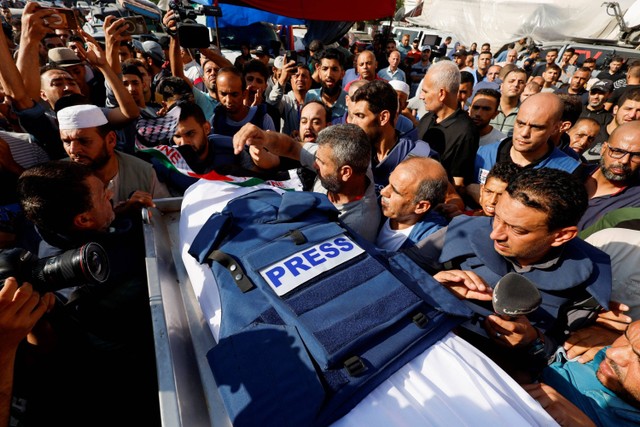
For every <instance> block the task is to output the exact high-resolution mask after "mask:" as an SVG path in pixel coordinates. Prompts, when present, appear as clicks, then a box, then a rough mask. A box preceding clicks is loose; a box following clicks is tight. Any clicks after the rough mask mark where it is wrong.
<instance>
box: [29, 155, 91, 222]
mask: <svg viewBox="0 0 640 427" xmlns="http://www.w3.org/2000/svg"><path fill="white" fill-rule="evenodd" d="M92 175H94V172H93V171H92V170H91V169H90V168H89V167H88V166H86V165H83V164H81V163H77V162H70V161H64V160H54V161H50V162H46V163H41V164H40V165H37V166H34V167H32V168H30V169H27V170H26V171H24V172H23V173H22V175H20V178H19V179H18V185H17V191H18V197H19V199H20V205H21V206H22V210H23V212H24V214H25V216H26V217H27V219H28V220H29V221H31V222H32V223H33V224H35V225H36V226H37V227H38V228H40V229H41V230H46V231H48V232H51V233H60V234H65V233H68V232H69V231H70V230H71V229H72V226H73V219H74V218H75V217H76V215H79V214H81V213H83V212H86V211H88V210H90V209H91V208H92V207H93V203H92V200H91V191H90V189H89V187H88V186H87V185H86V183H85V181H86V179H87V178H88V177H90V176H92Z"/></svg>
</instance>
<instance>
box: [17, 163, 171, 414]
mask: <svg viewBox="0 0 640 427" xmlns="http://www.w3.org/2000/svg"><path fill="white" fill-rule="evenodd" d="M18 194H19V197H20V202H21V204H22V207H23V210H24V213H25V216H26V217H27V218H28V219H29V220H30V221H31V222H33V224H34V225H35V226H36V228H37V230H38V232H39V233H40V234H41V236H42V237H43V239H44V242H43V244H42V246H43V248H42V250H41V252H42V253H44V252H45V250H46V252H48V254H47V255H53V254H60V253H64V252H65V251H66V253H69V252H79V249H78V248H81V247H83V245H86V244H88V243H91V242H93V243H97V244H99V245H101V246H102V248H104V250H105V252H106V257H107V258H108V260H105V259H102V258H101V257H99V256H95V257H91V259H89V260H87V261H86V265H85V268H89V269H93V270H95V271H98V272H104V270H105V269H108V270H109V274H108V278H107V279H106V281H103V282H102V283H100V282H98V283H88V284H83V285H81V286H78V287H76V288H72V289H67V290H63V291H60V290H59V289H58V288H59V287H60V286H59V285H58V284H57V283H52V282H51V281H49V280H47V279H45V280H44V283H40V286H41V287H43V288H44V289H45V290H46V289H47V288H50V287H52V288H53V289H51V290H54V291H56V290H57V289H58V290H57V291H56V296H57V305H56V307H55V309H54V311H53V313H54V314H55V315H54V316H53V317H52V319H51V324H52V328H53V331H54V332H55V334H56V337H57V339H58V341H57V342H58V345H57V347H56V349H55V353H54V354H53V356H52V357H55V360H57V361H58V363H59V365H58V366H56V368H57V369H56V371H58V370H59V372H64V380H65V383H64V384H60V385H59V386H60V387H61V392H62V391H64V393H69V394H68V395H65V396H63V397H64V400H66V401H67V402H74V403H73V404H74V409H73V411H71V412H72V413H70V414H65V417H68V419H65V425H75V422H77V424H78V425H135V422H134V421H133V420H128V419H127V416H126V415H125V414H131V413H144V414H145V417H148V420H147V422H145V424H147V425H159V420H158V419H154V418H155V417H158V414H159V409H158V406H157V405H158V400H157V393H158V390H157V383H156V372H155V363H154V360H155V357H154V346H153V330H152V326H151V314H150V310H149V303H148V298H149V296H148V293H147V282H146V273H145V262H144V256H145V254H144V242H143V237H142V233H141V230H140V228H139V227H138V228H137V227H135V226H134V223H133V222H132V221H130V220H128V219H124V218H116V216H115V213H114V211H113V208H112V205H111V201H110V200H111V190H110V189H108V188H107V186H105V184H104V183H103V181H102V180H101V179H100V178H99V177H98V176H97V175H96V174H95V172H94V171H92V169H90V168H89V167H87V166H86V165H83V164H80V163H78V162H67V161H53V162H48V163H43V164H41V165H38V166H35V167H33V168H31V169H28V170H27V171H25V172H24V173H23V175H22V176H21V177H20V180H19V182H18ZM78 263H79V264H83V262H82V261H79V260H78V257H57V258H54V259H52V260H51V262H48V263H47V268H48V269H50V270H57V271H58V273H59V274H60V275H62V272H65V273H66V274H67V275H68V272H69V271H74V273H75V274H74V276H76V275H77V272H78V271H79V270H81V269H78V268H76V269H73V267H77V264H78ZM72 269H73V270H72ZM75 279H77V280H76V282H80V283H86V282H90V281H89V280H86V281H85V280H83V278H79V277H72V278H70V279H69V280H68V283H67V284H73V283H74V280H75ZM63 283H64V281H63ZM64 285H65V284H63V286H64ZM50 375H52V376H53V377H59V376H60V373H56V372H52V373H50ZM87 391H89V392H87ZM63 397H62V396H61V397H60V398H61V399H62V398H63ZM52 398H54V399H55V398H57V397H56V396H53V397H52Z"/></svg>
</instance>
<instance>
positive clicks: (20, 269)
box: [0, 242, 111, 293]
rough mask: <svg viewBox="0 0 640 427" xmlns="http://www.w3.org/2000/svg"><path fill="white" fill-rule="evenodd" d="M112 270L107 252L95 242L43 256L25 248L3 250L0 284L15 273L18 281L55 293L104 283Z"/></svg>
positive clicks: (0, 253) (0, 254) (41, 290)
mask: <svg viewBox="0 0 640 427" xmlns="http://www.w3.org/2000/svg"><path fill="white" fill-rule="evenodd" d="M110 271H111V269H110V267H109V257H108V255H107V253H106V251H105V250H104V248H103V247H102V246H100V245H99V244H98V243H94V242H90V243H86V244H84V245H82V246H81V247H80V248H76V249H71V250H68V251H66V252H63V253H61V254H60V255H55V256H52V257H47V258H42V259H38V258H37V257H36V256H35V255H34V254H32V253H31V252H29V251H28V250H26V249H22V248H13V249H5V250H2V251H0V279H1V280H2V283H0V286H1V285H2V284H3V283H4V279H6V278H7V277H10V276H13V277H15V278H16V279H17V280H18V282H19V283H22V282H29V283H31V284H32V285H33V287H34V288H35V289H36V290H37V291H38V292H43V293H44V292H54V291H57V290H60V289H64V288H70V287H73V286H80V285H85V284H98V285H99V284H102V283H104V282H106V281H107V280H108V279H109V274H110Z"/></svg>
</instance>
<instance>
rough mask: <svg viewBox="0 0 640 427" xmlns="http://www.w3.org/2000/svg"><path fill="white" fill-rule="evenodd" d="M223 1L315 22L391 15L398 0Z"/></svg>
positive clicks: (377, 17)
mask: <svg viewBox="0 0 640 427" xmlns="http://www.w3.org/2000/svg"><path fill="white" fill-rule="evenodd" d="M220 3H226V4H232V5H237V6H248V7H252V8H254V9H259V10H263V11H267V12H271V13H274V14H276V15H281V16H286V17H290V18H298V19H306V20H313V21H369V20H373V19H379V18H388V17H391V16H393V14H394V13H395V10H396V0H377V1H371V0H349V1H344V0H322V1H320V0H242V1H239V0H222V1H220ZM209 4H211V3H209ZM245 25H246V24H245Z"/></svg>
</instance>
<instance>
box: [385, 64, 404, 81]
mask: <svg viewBox="0 0 640 427" xmlns="http://www.w3.org/2000/svg"><path fill="white" fill-rule="evenodd" d="M378 77H380V78H381V79H384V80H387V81H391V80H400V81H402V82H406V81H407V77H406V76H405V74H404V71H402V70H401V69H400V68H398V69H396V70H395V71H391V67H387V68H384V69H382V70H380V71H378Z"/></svg>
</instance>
